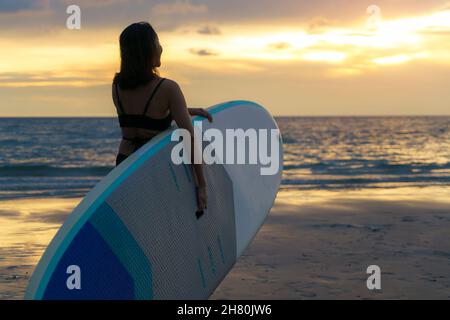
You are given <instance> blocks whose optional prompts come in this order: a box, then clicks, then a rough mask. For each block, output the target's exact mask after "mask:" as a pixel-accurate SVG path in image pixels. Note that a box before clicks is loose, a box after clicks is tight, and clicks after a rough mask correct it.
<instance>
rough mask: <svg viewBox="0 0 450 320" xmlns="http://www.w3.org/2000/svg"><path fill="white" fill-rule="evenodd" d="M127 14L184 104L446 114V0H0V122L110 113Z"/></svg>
mask: <svg viewBox="0 0 450 320" xmlns="http://www.w3.org/2000/svg"><path fill="white" fill-rule="evenodd" d="M71 4H76V5H78V6H79V7H80V8H81V29H79V30H70V29H68V28H67V27H66V20H67V18H68V17H69V14H67V13H66V9H67V7H68V6H69V5H71ZM137 21H148V22H150V23H151V24H152V26H153V27H154V28H155V30H156V31H157V33H158V36H159V39H160V42H161V44H162V46H163V49H164V52H163V56H162V65H161V68H159V71H160V74H161V76H162V77H167V78H170V79H173V80H175V81H177V82H178V83H179V84H180V86H181V88H182V90H183V92H184V94H185V96H186V100H187V102H188V106H189V107H208V106H212V105H215V104H218V103H221V102H224V101H230V100H252V101H255V102H258V103H260V104H261V105H263V106H265V107H266V108H267V109H269V110H270V111H271V112H272V114H274V115H278V116H282V115H286V116H287V115H298V116H327V115H339V116H359V115H361V116H364V115H450V90H449V84H450V1H448V0H443V1H438V0H426V1H425V0H395V1H392V0H389V1H388V0H373V1H364V0H345V1H344V0H323V1H320V0H317V1H311V0H279V1H273V0H270V1H269V0H227V1H223V0H164V1H144V0H141V1H139V0H135V1H129V0H97V1H95V2H94V1H90V0H70V1H66V0H0V48H1V50H0V117H2V116H3V117H22V116H23V117H25V116H34V117H47V116H77V117H89V116H114V115H115V108H114V105H113V104H112V100H111V81H112V77H113V76H114V74H115V72H117V71H118V67H119V57H120V55H119V45H118V38H119V35H120V32H121V31H122V30H123V29H124V28H125V27H126V26H127V25H129V24H130V23H133V22H137Z"/></svg>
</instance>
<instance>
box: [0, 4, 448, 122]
mask: <svg viewBox="0 0 450 320" xmlns="http://www.w3.org/2000/svg"><path fill="white" fill-rule="evenodd" d="M113 2H114V1H113ZM114 3H115V2H114ZM186 3H190V2H189V1H188V2H186ZM443 5H444V3H443ZM158 6H159V7H158V10H157V11H158V12H162V13H163V14H164V15H170V14H175V13H177V12H178V11H180V10H181V11H180V12H181V13H180V12H178V13H179V14H185V11H186V12H190V11H192V12H193V13H195V14H197V15H207V13H208V8H207V4H205V6H206V7H203V6H202V7H196V6H194V4H191V7H192V8H191V7H189V6H181V7H179V4H178V5H177V6H175V7H164V6H163V5H162V4H159V5H158ZM205 8H206V9H205ZM85 10H88V9H85ZM174 12H175V13H174ZM407 12H408V11H407V10H405V13H404V14H403V15H402V16H401V17H391V18H387V17H386V16H388V15H387V14H386V15H383V17H380V19H379V21H377V22H376V26H375V27H374V26H369V25H368V23H367V22H368V19H370V17H369V16H367V15H365V12H364V11H363V12H361V14H360V16H355V18H354V20H353V21H351V20H349V21H348V22H346V23H335V22H332V21H331V22H329V23H322V24H319V25H320V28H318V29H312V27H311V26H310V25H309V24H308V23H309V22H308V19H299V21H298V24H293V23H292V22H291V21H289V22H286V24H285V25H283V24H282V23H276V24H268V23H263V22H261V23H258V22H257V21H249V22H245V23H239V24H236V23H226V22H223V23H220V24H219V23H214V22H210V23H208V24H207V25H206V26H205V24H204V23H203V22H199V23H196V22H195V21H190V22H189V23H186V25H184V26H178V27H175V28H172V29H171V30H164V29H161V31H158V34H159V37H160V40H161V43H162V45H163V48H164V52H163V57H162V61H163V65H162V67H161V72H162V73H164V74H165V76H167V77H172V78H174V79H178V81H179V82H180V83H181V84H183V85H185V86H186V90H187V92H188V93H189V94H191V95H192V96H194V95H195V96H196V97H197V96H198V91H197V90H198V89H194V88H190V87H189V86H190V85H191V84H192V79H191V77H190V76H188V75H187V74H186V72H187V70H189V68H195V70H198V71H199V72H200V71H202V77H204V76H206V73H207V72H213V73H214V74H215V75H219V74H223V75H227V74H228V75H231V74H238V73H239V72H244V71H245V73H246V74H247V75H248V76H249V77H250V76H252V77H253V76H254V77H258V75H260V74H261V72H267V70H270V69H272V67H271V65H274V64H276V66H277V67H276V68H277V69H279V70H281V69H283V70H285V69H286V72H287V73H284V74H285V76H289V74H292V75H294V73H295V74H305V76H306V74H308V72H310V71H308V70H310V68H314V69H315V70H316V71H315V72H314V74H312V75H310V76H312V77H313V78H314V81H315V82H317V81H319V80H320V77H322V78H323V79H327V78H330V77H331V78H333V79H339V78H343V79H349V77H353V78H358V77H364V76H369V77H370V76H371V75H372V74H373V73H374V72H376V73H377V74H379V73H380V72H383V70H385V69H386V70H392V67H393V66H398V67H400V66H402V67H405V66H410V68H414V67H415V64H416V63H421V64H426V63H429V64H432V65H434V66H438V65H440V66H441V68H444V67H448V64H449V63H448V62H449V61H450V41H448V35H449V34H450V9H448V8H445V7H444V9H442V6H441V7H436V9H435V10H434V11H430V12H425V13H423V14H419V13H417V12H416V13H415V14H414V15H407ZM383 13H386V12H383ZM387 13H389V12H387ZM28 14H32V12H30V13H28ZM40 14H42V15H43V14H44V13H42V12H41V13H40ZM0 15H1V13H0ZM3 15H4V16H6V17H9V18H11V15H9V16H8V15H7V14H3ZM22 15H23V13H22ZM136 19H137V18H136ZM132 20H134V19H132ZM122 28H123V25H118V26H114V27H111V26H107V25H105V26H101V25H100V26H98V27H96V28H92V27H91V28H87V27H86V28H85V29H83V28H82V29H81V30H79V31H69V30H66V29H65V28H63V27H60V28H54V29H53V30H52V31H51V34H50V35H49V33H48V32H44V33H42V34H40V33H33V32H32V29H28V31H26V30H19V31H17V32H19V33H20V37H17V36H8V34H7V33H4V34H3V35H2V37H0V46H1V47H2V50H1V51H0V88H33V87H36V88H43V87H47V88H50V87H55V88H58V87H65V88H70V87H76V88H88V87H96V86H108V85H109V84H110V82H111V77H112V75H113V74H114V72H116V71H117V69H118V65H119V47H118V41H117V39H118V35H119V34H120V31H121V29H122ZM155 28H156V29H157V30H158V25H157V24H156V23H155ZM202 28H204V30H203V31H199V30H202ZM17 39H20V41H17ZM280 68H281V69H280ZM182 70H184V71H183V72H182ZM402 70H404V71H406V70H405V69H402ZM203 73H205V74H203ZM196 92H197V93H196ZM217 99H221V97H219V96H216V97H215V98H214V97H210V98H209V99H207V100H205V99H200V98H194V99H193V100H194V103H196V104H198V103H200V104H203V103H211V102H213V101H215V100H217ZM290 112H291V111H290ZM0 114H1V110H0Z"/></svg>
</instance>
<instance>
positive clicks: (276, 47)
mask: <svg viewBox="0 0 450 320" xmlns="http://www.w3.org/2000/svg"><path fill="white" fill-rule="evenodd" d="M268 47H269V49H274V50H284V49H289V48H291V47H292V45H291V44H290V43H289V42H276V43H271V44H269V46H268Z"/></svg>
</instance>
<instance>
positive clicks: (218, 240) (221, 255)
mask: <svg viewBox="0 0 450 320" xmlns="http://www.w3.org/2000/svg"><path fill="white" fill-rule="evenodd" d="M217 242H218V243H219V250H220V258H221V259H222V263H223V264H225V255H224V253H223V247H222V240H221V239H220V236H217Z"/></svg>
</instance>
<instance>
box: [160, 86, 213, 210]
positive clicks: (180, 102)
mask: <svg viewBox="0 0 450 320" xmlns="http://www.w3.org/2000/svg"><path fill="white" fill-rule="evenodd" d="M167 87H168V90H169V109H170V113H171V114H172V118H173V119H174V120H175V122H176V124H177V125H178V127H179V128H182V129H186V130H187V131H189V133H190V136H191V163H192V166H193V168H194V176H195V182H196V185H197V204H198V209H199V210H203V209H205V208H206V202H207V195H206V180H205V175H204V172H203V165H202V164H195V163H194V148H195V145H194V128H193V126H192V122H191V117H190V115H189V111H188V108H187V105H186V100H185V98H184V95H183V92H182V91H181V88H180V87H179V85H178V84H177V83H176V82H175V81H172V80H168V81H167Z"/></svg>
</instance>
